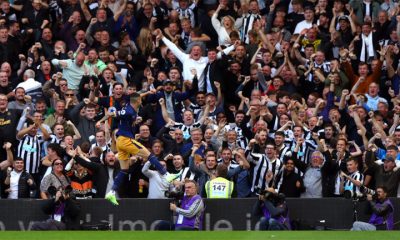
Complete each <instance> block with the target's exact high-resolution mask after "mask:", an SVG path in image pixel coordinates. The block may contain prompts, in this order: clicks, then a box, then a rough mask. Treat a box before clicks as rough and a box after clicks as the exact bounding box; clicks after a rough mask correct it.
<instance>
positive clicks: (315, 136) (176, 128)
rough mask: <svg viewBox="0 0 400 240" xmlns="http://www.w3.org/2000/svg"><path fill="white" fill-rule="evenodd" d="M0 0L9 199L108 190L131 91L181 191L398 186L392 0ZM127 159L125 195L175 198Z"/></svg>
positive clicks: (397, 72) (141, 124) (317, 192)
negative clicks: (224, 185)
mask: <svg viewBox="0 0 400 240" xmlns="http://www.w3.org/2000/svg"><path fill="white" fill-rule="evenodd" d="M0 2H1V3H0V8H1V9H0V13H1V17H0V64H1V68H0V136H1V137H0V141H1V143H0V144H1V146H3V149H2V150H1V153H0V159H2V160H3V161H2V162H1V163H0V166H1V170H2V173H1V185H2V197H3V198H11V199H16V198H28V197H36V198H38V197H41V198H43V199H46V198H49V197H50V195H51V191H48V190H49V187H50V186H54V187H56V188H59V187H66V186H67V185H71V186H72V188H73V192H74V194H75V196H76V197H78V198H91V197H98V198H104V196H105V193H106V192H108V191H109V190H110V188H111V186H112V185H113V181H114V180H113V179H114V177H115V176H116V174H117V173H118V171H119V166H118V153H117V152H116V147H115V138H116V136H115V132H116V130H117V127H118V121H117V120H115V119H113V118H111V117H110V116H111V115H110V112H111V111H110V109H114V108H115V109H116V111H120V110H121V109H122V107H123V106H124V105H125V104H129V97H128V96H129V95H130V94H132V93H135V92H137V93H140V95H141V97H142V107H141V110H140V112H139V116H138V117H137V119H136V122H135V124H134V125H133V126H132V131H133V132H134V133H135V138H136V140H137V141H139V142H140V143H142V144H143V145H144V146H145V147H146V148H148V149H149V150H151V152H152V154H154V155H155V156H156V157H158V158H159V160H160V161H161V163H162V164H163V165H165V166H166V167H167V170H168V172H169V173H173V174H176V173H179V178H177V179H176V180H174V181H173V183H172V186H175V187H180V186H182V185H184V182H185V179H192V180H196V181H197V183H198V184H199V186H200V194H201V195H202V196H205V195H206V192H207V190H206V189H205V185H206V182H207V181H208V180H210V179H213V178H215V177H216V176H218V177H224V178H226V179H229V180H231V181H232V182H233V183H234V191H233V196H234V197H251V196H255V195H256V194H257V192H259V191H260V189H261V190H263V189H268V190H269V191H275V192H279V193H284V194H285V195H286V196H287V197H336V196H341V195H342V194H343V191H344V190H345V189H350V190H353V191H354V192H359V191H360V189H359V187H360V186H362V185H365V186H367V187H369V188H373V189H374V188H375V187H376V186H385V187H386V188H387V189H388V196H390V197H397V196H399V195H400V191H398V187H399V181H400V171H397V168H398V167H399V166H400V161H399V159H400V155H399V147H400V126H399V117H400V95H399V81H400V68H398V66H400V65H399V48H400V42H399V41H398V39H399V35H400V7H399V4H398V3H397V1H392V0H380V1H377V0H350V1H347V0H333V1H328V0H264V1H263V0H261V1H257V0H250V1H246V0H244V1H236V0H235V1H232V0H220V1H219V2H218V1H217V0H202V1H197V0H194V1H193V2H191V0H179V1H176V0H167V1H163V0H136V1H135V0H134V1H127V0H101V1H96V0H79V1H78V0H59V1H56V0H50V1H47V0H32V1H29V0H15V1H14V0H1V1H0ZM75 154H77V155H79V156H80V157H79V158H75V160H74V159H72V160H71V155H73V156H75ZM130 161H131V167H130V174H129V177H128V178H126V179H125V182H124V183H123V187H122V188H121V189H120V190H119V192H118V196H119V197H120V198H124V197H135V198H137V197H142V198H145V197H148V198H165V192H166V191H168V190H169V189H170V188H171V185H170V184H169V183H168V182H163V181H161V180H160V179H161V178H160V177H159V176H158V175H157V174H158V173H157V171H155V170H152V167H151V166H150V165H151V164H150V163H146V164H143V163H142V161H141V159H140V157H138V156H131V159H130ZM218 165H225V166H226V168H225V170H224V171H218V173H217V166H218ZM221 169H224V168H221ZM342 172H343V173H345V174H346V175H347V176H349V177H345V174H343V173H342Z"/></svg>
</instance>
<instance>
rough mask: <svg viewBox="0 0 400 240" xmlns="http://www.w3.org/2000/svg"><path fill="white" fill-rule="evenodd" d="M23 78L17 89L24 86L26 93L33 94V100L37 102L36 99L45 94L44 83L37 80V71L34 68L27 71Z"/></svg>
mask: <svg viewBox="0 0 400 240" xmlns="http://www.w3.org/2000/svg"><path fill="white" fill-rule="evenodd" d="M23 80H24V81H23V82H21V83H20V84H18V85H17V87H16V88H15V89H17V88H23V89H24V90H25V94H26V95H28V96H31V98H32V101H33V102H34V103H35V102H36V99H38V98H41V97H42V95H43V93H42V84H41V83H40V82H38V81H36V80H35V72H34V71H33V70H32V69H28V70H26V71H25V73H24V76H23Z"/></svg>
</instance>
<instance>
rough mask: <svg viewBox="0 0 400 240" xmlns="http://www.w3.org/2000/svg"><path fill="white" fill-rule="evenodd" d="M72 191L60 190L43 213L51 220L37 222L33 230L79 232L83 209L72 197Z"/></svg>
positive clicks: (44, 207) (47, 202) (46, 205)
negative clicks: (80, 215) (49, 216)
mask: <svg viewBox="0 0 400 240" xmlns="http://www.w3.org/2000/svg"><path fill="white" fill-rule="evenodd" d="M71 190H72V189H68V187H67V188H66V189H62V188H60V189H59V190H58V191H57V192H56V195H55V197H54V199H50V200H46V201H45V203H44V206H43V212H44V213H45V214H48V215H51V218H50V219H48V220H46V221H44V222H36V223H34V224H33V225H32V230H40V231H43V230H52V231H54V230H79V229H80V224H79V214H80V212H81V208H80V205H79V203H78V202H77V201H76V200H75V199H74V198H73V197H71V196H70V191H71Z"/></svg>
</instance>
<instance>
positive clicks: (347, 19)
mask: <svg viewBox="0 0 400 240" xmlns="http://www.w3.org/2000/svg"><path fill="white" fill-rule="evenodd" d="M341 20H345V21H347V22H350V21H349V17H348V16H346V15H343V16H340V17H339V18H338V21H341Z"/></svg>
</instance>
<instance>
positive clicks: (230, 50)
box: [217, 45, 235, 59]
mask: <svg viewBox="0 0 400 240" xmlns="http://www.w3.org/2000/svg"><path fill="white" fill-rule="evenodd" d="M234 49H235V45H231V46H229V47H227V48H225V49H224V50H222V51H220V52H218V53H217V59H220V58H221V57H222V53H224V54H225V55H228V54H229V53H230V52H232V51H233V50H234Z"/></svg>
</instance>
